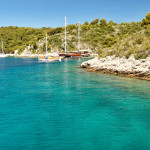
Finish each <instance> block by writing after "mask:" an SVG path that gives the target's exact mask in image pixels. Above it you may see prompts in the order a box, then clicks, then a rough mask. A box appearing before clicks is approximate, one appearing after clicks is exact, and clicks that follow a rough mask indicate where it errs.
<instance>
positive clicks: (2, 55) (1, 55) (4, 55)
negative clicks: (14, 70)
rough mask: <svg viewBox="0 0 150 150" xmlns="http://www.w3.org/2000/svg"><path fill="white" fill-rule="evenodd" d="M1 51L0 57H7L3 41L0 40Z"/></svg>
mask: <svg viewBox="0 0 150 150" xmlns="http://www.w3.org/2000/svg"><path fill="white" fill-rule="evenodd" d="M1 47H2V53H0V57H7V56H8V55H7V54H5V53H4V49H3V41H2V40H1Z"/></svg>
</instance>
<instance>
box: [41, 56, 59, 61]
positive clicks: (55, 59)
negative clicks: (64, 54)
mask: <svg viewBox="0 0 150 150" xmlns="http://www.w3.org/2000/svg"><path fill="white" fill-rule="evenodd" d="M39 61H43V62H54V61H61V57H54V56H43V57H39Z"/></svg>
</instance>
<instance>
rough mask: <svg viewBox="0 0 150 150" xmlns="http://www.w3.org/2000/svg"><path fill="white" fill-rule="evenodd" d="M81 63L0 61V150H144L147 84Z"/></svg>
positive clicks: (149, 122)
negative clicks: (94, 69)
mask: <svg viewBox="0 0 150 150" xmlns="http://www.w3.org/2000/svg"><path fill="white" fill-rule="evenodd" d="M83 61H84V59H77V60H73V59H67V60H64V61H63V62H55V63H39V62H38V61H37V59H29V58H1V59H0V150H149V149H150V82H149V81H144V80H138V79H131V78H126V77H119V76H114V75H104V74H100V73H94V72H87V71H86V70H84V69H80V68H78V66H79V65H80V63H81V62H83Z"/></svg>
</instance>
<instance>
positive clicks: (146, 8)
mask: <svg viewBox="0 0 150 150" xmlns="http://www.w3.org/2000/svg"><path fill="white" fill-rule="evenodd" d="M148 12H150V0H124V1H122V0H107V1H106V0H76V1H75V0H74V1H72V0H62V1H61V0H0V26H19V27H20V26H23V27H34V28H40V27H46V26H48V27H59V26H64V17H65V16H67V24H76V23H77V22H78V21H80V22H81V23H84V22H85V21H88V22H91V21H92V20H94V19H96V18H99V19H101V18H104V19H106V20H107V21H110V20H112V21H114V22H117V23H121V22H132V21H135V22H137V21H141V20H142V19H143V18H144V17H145V15H146V14H147V13H148Z"/></svg>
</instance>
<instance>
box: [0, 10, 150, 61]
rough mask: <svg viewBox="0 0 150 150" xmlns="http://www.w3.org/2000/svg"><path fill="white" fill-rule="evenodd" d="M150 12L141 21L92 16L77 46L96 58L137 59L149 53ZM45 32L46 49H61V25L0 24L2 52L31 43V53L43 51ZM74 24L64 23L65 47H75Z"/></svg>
mask: <svg viewBox="0 0 150 150" xmlns="http://www.w3.org/2000/svg"><path fill="white" fill-rule="evenodd" d="M149 25H150V13H148V14H147V15H146V18H144V19H143V20H142V21H141V22H136V23H135V22H131V23H121V24H117V23H114V22H113V21H110V22H109V23H107V22H106V20H105V19H101V20H99V19H95V20H93V21H92V22H91V23H88V22H85V23H84V24H82V25H81V49H91V50H92V51H93V52H94V53H98V54H99V56H100V57H105V56H107V55H116V56H119V57H122V56H126V57H129V56H130V54H134V55H135V57H136V58H137V59H140V58H145V57H147V56H148V55H149V54H150V27H149ZM46 33H47V34H48V51H49V52H50V51H51V50H54V51H64V27H57V28H41V29H37V28H36V29H35V28H25V27H13V26H10V27H1V28H0V37H1V38H2V39H3V41H4V47H5V52H6V53H14V51H15V50H17V49H18V51H19V53H21V52H22V51H23V50H24V49H25V48H26V47H27V46H28V45H32V46H31V48H30V51H31V52H32V53H44V51H45V39H44V37H45V34H46ZM77 45H78V25H73V24H72V25H68V26H67V50H68V51H74V50H77Z"/></svg>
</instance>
